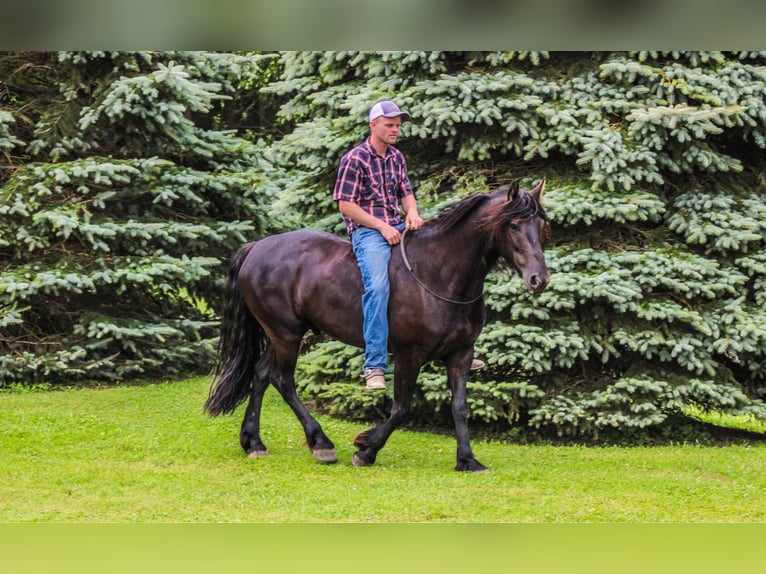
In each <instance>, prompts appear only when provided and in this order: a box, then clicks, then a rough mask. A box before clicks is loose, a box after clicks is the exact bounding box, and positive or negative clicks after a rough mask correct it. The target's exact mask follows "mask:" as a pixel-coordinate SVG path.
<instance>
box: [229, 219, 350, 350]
mask: <svg viewBox="0 0 766 574" xmlns="http://www.w3.org/2000/svg"><path fill="white" fill-rule="evenodd" d="M239 285H240V289H241V290H242V293H243V296H244V298H245V301H246V303H247V305H248V307H249V308H250V310H251V311H252V312H253V314H254V315H255V316H256V318H257V319H258V320H259V322H261V324H262V325H263V326H264V327H265V328H267V329H268V327H269V325H274V326H277V328H278V327H279V326H284V327H285V328H288V330H294V331H300V330H305V329H306V328H311V329H316V330H319V331H324V332H327V333H329V334H331V335H333V336H335V337H337V338H339V339H341V340H345V341H347V342H351V343H355V344H358V343H359V337H360V336H361V303H360V296H361V292H362V290H363V288H362V283H361V276H360V273H359V268H358V266H357V265H356V258H355V257H354V253H353V250H352V249H351V243H350V242H349V241H347V240H345V239H342V238H340V237H338V236H336V235H333V234H331V233H328V232H325V231H320V230H316V229H300V230H296V231H288V232H286V233H281V234H277V235H271V236H268V237H265V238H264V239H262V240H259V241H257V242H256V243H255V244H254V245H253V247H252V248H251V249H250V252H249V253H248V255H247V258H246V259H245V261H244V263H243V265H242V267H241V269H240V273H239ZM357 323H358V325H357Z"/></svg>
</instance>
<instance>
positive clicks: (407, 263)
mask: <svg viewBox="0 0 766 574" xmlns="http://www.w3.org/2000/svg"><path fill="white" fill-rule="evenodd" d="M406 235H407V230H406V229H405V230H404V231H403V232H402V238H401V240H399V249H400V250H401V252H402V259H403V260H404V265H405V267H407V271H409V272H410V275H412V278H413V279H414V280H415V281H416V282H417V284H418V285H420V286H421V287H422V288H423V289H425V290H426V291H428V292H429V293H430V294H431V295H433V296H434V297H436V298H437V299H440V300H442V301H445V302H447V303H454V304H456V305H470V304H471V303H476V301H478V300H479V299H481V296H482V295H484V288H483V286H482V289H481V291H480V292H479V294H478V295H477V296H476V297H474V298H473V299H471V300H469V301H456V300H455V299H449V298H448V297H444V296H443V295H439V294H438V293H436V292H435V291H433V290H432V289H431V288H430V287H428V285H426V284H425V283H423V282H422V281H421V280H420V279H418V278H417V276H416V275H415V272H414V271H413V270H412V265H410V261H409V259H407V251H405V249H404V237H405V236H406Z"/></svg>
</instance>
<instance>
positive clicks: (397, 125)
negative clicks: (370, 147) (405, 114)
mask: <svg viewBox="0 0 766 574" xmlns="http://www.w3.org/2000/svg"><path fill="white" fill-rule="evenodd" d="M400 129H402V118H401V116H397V117H395V118H385V117H380V118H377V119H374V120H372V121H371V122H370V133H371V135H372V137H373V138H374V139H377V140H378V141H380V142H382V143H384V144H388V145H391V144H394V143H396V138H397V137H399V130H400Z"/></svg>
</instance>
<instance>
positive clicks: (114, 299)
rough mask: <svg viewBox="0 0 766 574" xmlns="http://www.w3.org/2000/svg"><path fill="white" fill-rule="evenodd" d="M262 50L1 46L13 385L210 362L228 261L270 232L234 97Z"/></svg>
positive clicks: (0, 153) (4, 305)
mask: <svg viewBox="0 0 766 574" xmlns="http://www.w3.org/2000/svg"><path fill="white" fill-rule="evenodd" d="M261 61H262V57H261V56H258V55H235V54H221V53H203V52H178V53H150V52H141V53H126V52H116V53H101V52H96V53H68V52H61V53H42V52H39V53H34V52H33V53H5V54H1V55H0V159H1V160H2V161H0V163H2V164H3V170H2V175H0V328H1V329H2V336H0V385H2V384H5V383H8V382H14V381H21V382H70V381H75V380H78V379H93V380H122V379H126V378H135V377H166V376H173V375H179V374H188V373H192V372H200V371H202V372H207V371H208V370H209V368H210V365H211V362H212V359H213V356H214V353H215V342H216V338H217V331H218V329H217V326H218V321H217V318H216V314H215V310H214V309H213V308H212V307H213V306H214V305H215V304H217V301H218V300H219V299H220V290H221V277H222V276H223V274H224V270H225V265H224V263H225V262H226V260H227V259H228V256H229V255H230V254H231V252H232V251H233V250H235V249H236V248H237V246H238V245H239V244H240V243H242V242H243V241H245V240H249V239H252V238H254V237H256V236H257V235H258V234H259V233H260V232H262V230H263V219H262V211H263V207H262V206H261V205H260V204H259V203H258V197H257V195H256V194H255V193H254V191H253V184H254V183H255V181H254V179H253V178H254V175H253V173H252V168H253V166H254V165H255V163H256V162H257V155H256V151H257V150H256V146H254V145H253V144H252V143H250V142H248V141H247V140H245V139H243V138H241V137H239V136H238V135H237V134H236V133H234V132H233V131H232V130H229V129H226V126H225V125H222V124H224V123H225V122H224V120H223V119H222V118H223V117H224V116H223V114H222V113H221V110H222V108H221V107H220V105H219V102H221V101H223V100H224V99H225V98H228V97H229V96H228V95H227V92H232V91H233V90H234V89H235V88H236V87H237V86H239V85H240V82H242V81H244V80H245V79H246V78H247V79H248V81H251V82H252V81H253V78H258V77H259V74H260V67H259V66H260V63H261ZM216 118H217V119H216ZM216 124H218V125H216Z"/></svg>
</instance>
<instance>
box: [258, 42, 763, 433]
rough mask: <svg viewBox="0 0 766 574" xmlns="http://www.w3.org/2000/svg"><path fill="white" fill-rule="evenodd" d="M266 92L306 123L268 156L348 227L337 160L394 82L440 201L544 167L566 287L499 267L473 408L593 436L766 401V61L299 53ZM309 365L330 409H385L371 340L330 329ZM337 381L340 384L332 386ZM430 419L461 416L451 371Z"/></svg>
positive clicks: (423, 190) (425, 385) (403, 144)
mask: <svg viewBox="0 0 766 574" xmlns="http://www.w3.org/2000/svg"><path fill="white" fill-rule="evenodd" d="M282 61H283V65H284V74H283V77H282V78H281V80H280V81H278V82H274V83H272V84H271V85H270V86H269V87H268V88H267V89H268V90H270V91H272V92H274V93H277V94H279V95H280V96H281V97H283V98H285V99H286V103H285V105H284V106H283V107H282V110H281V112H280V114H281V117H282V118H283V120H284V121H286V122H291V123H292V125H293V126H294V129H292V131H290V132H289V133H287V135H286V136H285V137H284V138H283V139H282V140H281V141H279V142H275V145H274V146H273V147H272V149H271V152H272V154H273V159H274V162H275V163H274V165H272V168H274V167H275V166H277V167H279V168H281V172H279V170H276V171H272V173H273V174H275V178H276V177H277V176H276V174H277V173H281V175H280V176H279V178H280V181H279V185H281V186H284V187H285V188H286V189H292V190H299V189H300V190H301V192H300V193H293V194H288V195H287V196H283V199H282V201H281V202H280V203H278V204H277V209H282V210H284V212H285V215H286V216H287V215H291V216H293V217H294V218H295V220H296V223H298V224H300V225H311V226H319V227H324V228H326V229H330V230H334V231H336V232H339V233H342V229H341V227H340V226H339V217H338V216H337V213H336V208H335V206H334V205H333V203H332V201H331V199H330V189H331V186H332V181H333V178H334V175H335V169H336V167H337V161H338V159H339V157H340V154H342V153H343V151H345V150H346V149H348V148H349V147H350V146H352V145H354V144H355V143H357V142H359V141H361V140H362V139H363V138H364V137H365V135H366V134H367V125H366V121H365V112H366V110H367V109H368V108H369V106H370V105H371V104H372V103H374V102H375V101H376V100H378V99H381V98H393V99H395V100H396V101H397V102H398V103H399V104H400V106H402V107H403V108H405V109H407V110H409V111H410V112H411V113H412V115H413V120H412V121H411V122H408V123H406V124H405V126H404V128H403V131H402V137H401V139H400V142H399V147H400V148H401V149H402V150H403V151H404V152H405V155H406V157H407V159H408V163H409V166H410V170H411V176H412V179H413V183H414V186H415V188H416V193H417V194H418V198H419V202H420V204H421V206H422V209H421V211H423V212H425V213H426V215H435V214H436V213H437V212H438V211H439V210H441V209H443V208H444V207H445V206H447V205H449V204H450V203H452V202H454V201H455V200H456V199H458V198H460V197H463V196H465V195H466V194H469V193H472V192H474V191H480V190H486V189H489V188H491V187H496V186H500V185H503V184H507V183H508V182H509V181H510V179H511V178H512V177H523V178H524V181H525V183H526V184H527V186H528V187H531V186H532V185H533V184H534V183H536V182H537V181H539V179H540V178H541V177H546V178H547V181H548V184H547V189H548V190H549V191H548V192H547V194H546V197H545V201H544V203H545V205H546V208H547V210H548V213H549V215H550V216H551V218H552V220H553V222H554V232H553V238H552V240H551V241H550V242H549V244H548V245H547V256H548V260H549V265H550V268H551V272H552V276H553V279H552V282H551V284H550V286H549V288H548V290H547V291H546V292H545V293H543V294H542V295H540V296H538V297H532V296H530V295H528V294H527V293H525V292H524V291H523V289H522V285H521V282H520V281H519V280H518V279H517V278H515V277H514V276H513V275H512V274H511V273H510V272H509V271H508V270H505V269H502V268H500V269H497V270H496V271H495V272H494V273H493V274H492V275H491V276H490V278H489V283H488V288H487V296H486V302H487V305H488V316H487V322H486V326H485V329H484V331H483V333H482V335H481V337H480V339H479V340H478V342H477V352H478V354H479V355H480V356H482V357H483V358H484V359H486V360H487V362H488V367H487V368H486V369H485V370H484V371H481V372H479V373H476V374H475V375H474V376H473V381H472V382H471V383H469V402H470V405H471V413H472V416H473V417H474V419H475V420H476V421H486V422H492V421H498V420H500V421H502V420H506V421H509V422H512V423H513V422H519V423H520V424H524V425H530V426H532V427H537V428H544V429H545V428H547V429H552V430H555V432H557V433H559V434H569V435H583V436H597V435H599V434H603V433H604V431H606V430H609V429H617V430H618V431H624V430H629V429H645V428H648V427H653V426H656V425H660V424H662V423H663V422H665V421H667V420H668V417H670V416H673V415H679V414H683V413H684V412H686V411H687V408H688V407H690V406H694V407H697V408H701V409H703V410H704V409H711V410H717V411H724V412H729V413H737V414H751V415H753V416H756V417H759V418H763V417H765V416H766V408H764V404H763V402H762V399H763V397H764V393H766V379H765V377H766V367H765V366H766V311H765V310H764V301H766V294H765V293H764V287H765V285H766V278H765V277H764V272H765V271H766V269H765V268H764V263H765V262H766V259H765V258H766V242H765V241H764V232H766V211H764V210H765V209H766V208H765V205H766V202H765V201H764V195H765V192H766V188H765V186H764V157H765V156H764V151H765V149H766V67H764V66H765V65H766V55H764V54H762V53H723V52H704V53H703V52H693V53H689V52H667V53H665V52H635V53H528V52H508V53H466V52H460V53H449V52H443V53H434V52H429V53H413V52H407V53H391V52H390V53H384V54H373V53H290V54H284V55H283V56H282ZM308 359H309V360H304V361H303V362H302V364H301V366H300V367H301V369H302V371H301V374H302V380H303V382H304V384H305V388H306V392H307V393H308V394H311V395H312V396H313V397H314V398H316V399H317V401H318V403H319V404H324V405H325V406H326V407H327V408H329V409H331V410H333V411H334V412H341V413H344V414H346V415H348V416H369V417H375V416H379V413H380V412H381V411H383V410H384V408H385V399H377V400H371V399H370V398H369V396H366V395H364V391H359V390H358V385H357V386H354V385H353V384H347V385H344V384H342V383H343V382H347V381H353V380H354V377H355V376H356V374H357V370H358V369H359V366H360V365H359V361H358V355H357V354H356V352H355V351H353V350H344V349H342V348H339V347H338V344H337V343H322V344H319V345H317V346H315V347H314V348H313V349H312V350H311V353H310V354H309V355H308ZM331 383H334V384H331ZM420 386H421V389H422V392H421V393H420V395H419V397H418V415H419V416H420V417H421V418H422V419H423V420H431V421H433V420H434V413H436V414H437V415H445V416H446V417H448V416H449V409H448V408H446V409H445V404H446V403H447V401H448V398H449V394H448V390H447V387H446V382H445V376H444V372H443V369H442V368H441V367H440V366H439V365H432V366H429V367H428V368H427V369H426V370H425V372H424V373H423V375H422V376H421V379H420Z"/></svg>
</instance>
